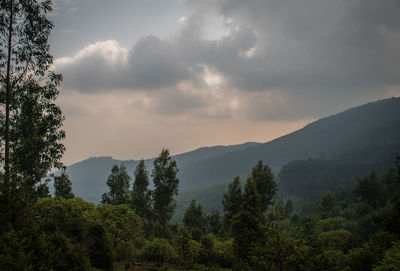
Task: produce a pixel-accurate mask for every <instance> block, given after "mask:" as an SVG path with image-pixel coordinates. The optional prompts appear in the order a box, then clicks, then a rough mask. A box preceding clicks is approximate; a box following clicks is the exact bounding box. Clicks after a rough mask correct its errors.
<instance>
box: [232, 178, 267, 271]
mask: <svg viewBox="0 0 400 271" xmlns="http://www.w3.org/2000/svg"><path fill="white" fill-rule="evenodd" d="M265 223H266V217H265V215H264V212H263V206H262V203H261V197H260V194H259V193H258V191H257V187H256V183H255V182H254V181H253V179H252V178H248V179H247V180H246V184H245V187H244V193H243V203H242V205H241V208H240V211H239V213H238V214H236V215H235V216H234V217H233V219H232V232H233V237H234V254H235V256H236V257H237V258H238V259H239V260H240V261H241V264H244V265H246V264H248V263H249V262H250V256H251V255H250V253H251V251H252V250H253V249H254V248H258V247H262V246H263V244H264V243H265V240H266V239H265V231H266V226H265Z"/></svg>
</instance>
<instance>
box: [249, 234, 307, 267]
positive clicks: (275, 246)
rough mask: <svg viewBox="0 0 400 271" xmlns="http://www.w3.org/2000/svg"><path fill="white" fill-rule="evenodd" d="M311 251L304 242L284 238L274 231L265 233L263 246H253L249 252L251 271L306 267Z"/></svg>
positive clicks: (283, 235)
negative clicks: (265, 237)
mask: <svg viewBox="0 0 400 271" xmlns="http://www.w3.org/2000/svg"><path fill="white" fill-rule="evenodd" d="M310 256H311V249H310V248H309V247H308V246H306V244H305V242H304V240H296V239H294V238H291V237H288V236H285V234H283V233H282V232H280V231H278V230H276V229H272V228H271V229H269V230H268V231H267V240H266V243H265V245H262V246H260V245H255V246H253V247H252V248H251V251H250V261H251V266H252V267H253V270H271V271H275V270H276V271H279V270H299V269H300V268H304V267H305V266H306V265H307V260H308V259H309V257H310Z"/></svg>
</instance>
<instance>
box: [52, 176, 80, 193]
mask: <svg viewBox="0 0 400 271" xmlns="http://www.w3.org/2000/svg"><path fill="white" fill-rule="evenodd" d="M54 195H55V196H56V197H63V198H65V199H71V198H74V197H75V195H74V193H72V182H71V180H70V179H69V177H68V174H67V173H66V172H65V171H63V172H62V173H61V175H60V176H55V177H54Z"/></svg>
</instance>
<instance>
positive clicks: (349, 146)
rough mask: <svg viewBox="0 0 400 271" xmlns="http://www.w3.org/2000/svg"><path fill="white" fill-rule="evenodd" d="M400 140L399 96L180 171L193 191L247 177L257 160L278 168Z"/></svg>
mask: <svg viewBox="0 0 400 271" xmlns="http://www.w3.org/2000/svg"><path fill="white" fill-rule="evenodd" d="M398 142H400V98H391V99H386V100H381V101H378V102H373V103H368V104H365V105H362V106H359V107H355V108H352V109H349V110H347V111H344V112H342V113H339V114H336V115H333V116H329V117H326V118H323V119H320V120H317V121H315V122H312V123H310V124H308V125H307V126H305V127H304V128H302V129H300V130H297V131H295V132H293V133H291V134H288V135H285V136H282V137H280V138H277V139H275V140H273V141H270V142H268V143H264V144H260V145H257V146H253V147H249V148H245V149H243V150H241V151H236V152H229V153H225V154H222V155H219V156H216V157H212V158H210V159H207V160H202V161H199V162H198V163H195V164H191V165H189V166H187V167H185V168H182V170H181V172H180V173H181V176H184V178H182V179H183V180H184V182H185V185H186V186H188V187H190V188H191V189H192V190H194V189H200V188H204V187H207V186H210V185H213V184H215V183H217V182H224V181H225V182H226V181H228V180H231V179H232V178H233V177H234V176H243V177H244V176H247V175H248V174H249V172H250V170H251V168H252V167H253V166H254V165H255V164H256V163H257V161H258V160H263V161H264V163H266V164H268V165H269V166H270V167H271V168H272V169H273V170H274V172H275V173H278V172H279V170H280V168H281V167H282V166H283V165H285V164H287V163H289V162H291V161H294V160H302V159H308V158H318V157H320V156H321V155H338V154H341V153H346V152H350V151H352V150H357V149H362V148H366V147H371V146H379V145H381V144H384V145H387V144H395V143H398Z"/></svg>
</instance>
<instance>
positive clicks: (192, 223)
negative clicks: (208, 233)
mask: <svg viewBox="0 0 400 271" xmlns="http://www.w3.org/2000/svg"><path fill="white" fill-rule="evenodd" d="M182 222H183V225H185V227H187V228H198V229H200V230H203V229H204V222H205V221H204V217H203V211H202V208H201V205H200V204H197V205H196V201H195V200H192V202H191V203H190V205H189V206H188V208H187V209H186V212H185V215H184V216H183V220H182Z"/></svg>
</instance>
